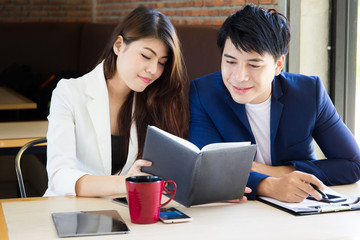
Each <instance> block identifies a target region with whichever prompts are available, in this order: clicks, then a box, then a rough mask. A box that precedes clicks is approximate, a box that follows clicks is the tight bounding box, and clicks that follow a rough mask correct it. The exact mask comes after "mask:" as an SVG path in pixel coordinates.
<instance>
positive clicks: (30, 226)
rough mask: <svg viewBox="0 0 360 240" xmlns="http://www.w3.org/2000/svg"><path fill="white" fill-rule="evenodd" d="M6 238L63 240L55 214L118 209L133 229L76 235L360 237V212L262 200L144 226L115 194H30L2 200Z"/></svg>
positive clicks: (0, 232)
mask: <svg viewBox="0 0 360 240" xmlns="http://www.w3.org/2000/svg"><path fill="white" fill-rule="evenodd" d="M332 189H334V190H335V191H337V192H339V193H342V194H346V195H355V196H360V183H359V182H358V183H356V184H351V185H345V186H338V187H332ZM0 204H1V205H0V239H3V240H6V239H11V240H13V239H15V240H18V239H26V240H31V239H58V237H57V234H56V230H55V227H54V224H53V221H52V218H51V213H53V212H67V211H79V210H106V209H115V210H117V211H118V212H119V214H120V215H121V216H122V217H123V219H124V220H125V222H126V224H127V225H128V227H129V228H130V230H131V232H130V233H129V234H125V235H104V236H96V237H81V238H71V239H81V240H87V239H91V240H93V239H96V240H98V239H156V240H163V239H164V240H169V239H175V240H176V239H179V240H180V239H181V240H183V239H189V240H192V239H200V240H205V239H206V240H208V239H216V240H219V239H267V240H268V239H270V240H271V239H276V240H282V239H286V240H289V239H292V240H293V239H306V240H308V239H321V240H324V239H348V240H350V239H359V238H360V228H359V224H360V211H351V212H338V213H329V214H319V215H311V216H298V217H297V216H293V215H291V214H289V213H286V212H284V211H281V210H279V209H276V208H273V207H271V206H268V205H266V204H264V203H261V202H258V201H247V202H242V203H214V204H206V205H200V206H195V207H191V208H185V207H183V206H181V205H179V204H177V203H176V202H174V201H173V202H171V203H170V206H175V207H177V208H178V209H179V210H181V211H183V212H184V213H186V214H188V215H190V216H191V217H192V218H193V220H192V221H191V222H188V223H178V224H163V223H161V222H158V223H155V224H148V225H147V224H146V225H139V224H133V223H131V221H130V216H129V212H128V208H127V207H123V206H121V205H119V204H115V203H112V202H111V199H110V198H76V197H54V198H28V199H8V200H6V199H2V200H0Z"/></svg>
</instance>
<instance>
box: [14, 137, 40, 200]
mask: <svg viewBox="0 0 360 240" xmlns="http://www.w3.org/2000/svg"><path fill="white" fill-rule="evenodd" d="M46 142H47V140H46V138H40V139H36V140H33V141H30V142H28V143H26V144H25V145H24V146H22V147H21V148H20V150H19V151H18V153H17V155H16V157H15V170H16V178H17V180H18V183H19V189H20V195H21V197H22V198H26V191H25V185H24V180H23V176H22V172H21V165H20V160H21V156H22V155H23V153H24V152H25V151H26V150H27V149H28V148H30V147H32V146H34V145H37V144H40V143H46Z"/></svg>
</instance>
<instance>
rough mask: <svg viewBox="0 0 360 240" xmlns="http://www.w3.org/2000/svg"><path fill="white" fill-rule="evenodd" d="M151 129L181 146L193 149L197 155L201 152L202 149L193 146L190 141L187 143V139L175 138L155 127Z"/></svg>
mask: <svg viewBox="0 0 360 240" xmlns="http://www.w3.org/2000/svg"><path fill="white" fill-rule="evenodd" d="M150 127H151V128H152V129H154V130H156V131H157V132H159V133H161V134H163V135H165V136H167V137H169V138H171V139H173V140H175V141H176V142H178V143H180V144H181V145H183V146H185V147H187V148H189V149H191V150H192V151H194V152H196V153H199V152H200V149H199V148H198V147H197V146H196V145H195V144H193V143H191V142H189V141H187V140H185V139H183V138H181V137H178V136H175V135H173V134H171V133H168V132H166V131H164V130H162V129H160V128H157V127H155V126H150Z"/></svg>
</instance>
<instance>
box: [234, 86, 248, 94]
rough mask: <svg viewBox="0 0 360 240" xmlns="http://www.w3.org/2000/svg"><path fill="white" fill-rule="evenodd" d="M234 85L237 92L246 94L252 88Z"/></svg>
mask: <svg viewBox="0 0 360 240" xmlns="http://www.w3.org/2000/svg"><path fill="white" fill-rule="evenodd" d="M232 87H233V89H234V91H235V92H236V93H240V94H245V93H247V92H248V91H250V90H251V87H247V88H245V87H241V88H239V87H235V86H232Z"/></svg>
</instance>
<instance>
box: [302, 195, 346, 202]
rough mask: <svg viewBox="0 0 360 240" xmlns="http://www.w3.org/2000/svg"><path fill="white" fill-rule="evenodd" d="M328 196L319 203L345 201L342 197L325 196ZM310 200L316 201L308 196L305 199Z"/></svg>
mask: <svg viewBox="0 0 360 240" xmlns="http://www.w3.org/2000/svg"><path fill="white" fill-rule="evenodd" d="M326 195H327V196H328V199H325V198H322V199H321V200H320V201H319V202H326V203H338V202H345V201H346V200H347V199H346V198H344V197H340V196H336V195H332V194H326ZM307 198H308V199H310V200H315V201H318V200H316V199H315V198H314V197H313V196H311V195H310V196H308V197H307Z"/></svg>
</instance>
